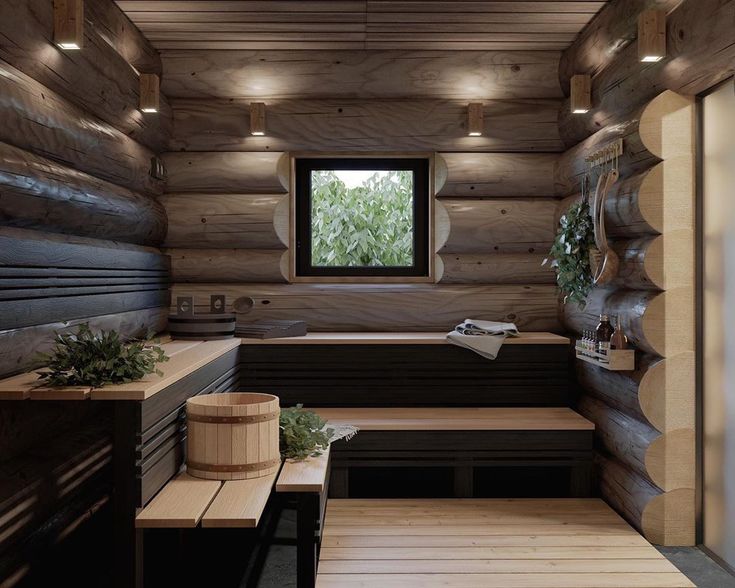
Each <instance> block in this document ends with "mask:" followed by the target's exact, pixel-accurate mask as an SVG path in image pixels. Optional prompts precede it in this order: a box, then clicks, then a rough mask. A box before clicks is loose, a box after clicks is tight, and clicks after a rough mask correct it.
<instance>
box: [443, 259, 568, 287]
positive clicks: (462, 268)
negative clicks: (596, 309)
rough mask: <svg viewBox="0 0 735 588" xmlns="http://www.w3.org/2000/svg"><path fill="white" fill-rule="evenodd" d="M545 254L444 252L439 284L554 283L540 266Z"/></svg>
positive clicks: (551, 276) (549, 273)
mask: <svg viewBox="0 0 735 588" xmlns="http://www.w3.org/2000/svg"><path fill="white" fill-rule="evenodd" d="M545 257H546V253H444V254H442V255H441V256H440V260H441V271H439V270H437V272H436V273H437V277H438V280H437V281H439V282H441V283H442V284H554V283H556V276H555V274H554V272H553V270H552V269H551V268H550V267H549V266H548V264H547V265H545V266H544V265H542V262H543V260H544V258H545Z"/></svg>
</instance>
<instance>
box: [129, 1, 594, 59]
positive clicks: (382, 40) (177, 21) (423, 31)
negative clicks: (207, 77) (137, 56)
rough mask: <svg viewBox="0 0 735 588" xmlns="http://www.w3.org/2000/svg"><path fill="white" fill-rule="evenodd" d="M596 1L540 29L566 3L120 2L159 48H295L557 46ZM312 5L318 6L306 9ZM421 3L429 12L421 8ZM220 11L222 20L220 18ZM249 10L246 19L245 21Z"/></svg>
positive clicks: (562, 44)
mask: <svg viewBox="0 0 735 588" xmlns="http://www.w3.org/2000/svg"><path fill="white" fill-rule="evenodd" d="M600 5H601V4H600V3H589V2H587V3H585V2H577V3H576V4H575V8H574V10H573V11H569V12H571V14H569V13H568V14H567V15H564V14H562V15H561V16H566V18H561V19H560V18H556V19H550V20H553V22H551V23H549V24H547V25H545V26H540V24H539V22H540V18H541V17H543V16H544V15H548V14H549V13H550V12H551V9H552V8H555V9H557V10H559V11H561V12H567V11H566V10H565V9H568V3H563V2H556V3H551V4H550V3H548V2H542V3H530V4H529V3H524V2H520V3H518V2H515V3H513V2H511V3H500V4H499V3H493V2H489V3H488V2H485V3H470V2H467V3H461V4H459V5H457V6H456V11H451V12H450V11H448V10H447V7H446V6H439V7H437V6H436V5H431V4H430V3H429V4H427V3H402V4H401V3H396V4H394V3H387V2H353V3H348V2H340V3H334V2H332V3H327V4H324V5H322V4H320V3H319V2H309V3H306V2H301V3H295V2H291V3H289V2H270V3H248V2H245V3H243V2H240V3H221V2H220V3H213V4H211V5H207V4H192V3H188V4H176V3H152V4H150V3H149V4H145V3H140V2H123V3H122V4H121V6H122V7H123V8H124V9H125V10H127V11H128V13H129V15H130V17H131V18H132V19H133V21H134V22H136V23H137V24H138V25H139V26H140V27H141V29H142V30H143V31H144V32H145V34H146V36H147V37H148V38H149V39H151V40H152V41H153V42H154V43H155V44H156V46H157V47H158V48H161V49H165V48H168V49H170V48H184V47H198V48H200V49H204V48H210V49H217V48H219V49H234V48H238V47H239V48H248V47H251V46H252V47H255V48H258V47H260V48H262V47H268V48H270V49H288V48H298V49H301V50H304V49H317V48H324V49H327V48H334V49H339V48H353V49H364V48H376V47H385V48H387V47H393V48H404V47H408V48H410V47H416V48H423V49H442V48H448V47H451V48H453V49H458V50H463V49H466V50H472V49H482V48H485V49H493V48H502V47H507V48H515V49H519V50H524V49H526V50H527V49H562V48H565V47H566V46H567V45H568V44H569V43H570V42H571V40H572V39H573V37H574V35H576V33H578V32H579V31H580V30H581V29H582V27H583V26H584V23H586V22H587V21H588V20H589V19H590V18H591V17H592V16H593V15H594V13H595V11H596V10H597V8H598V7H599V6H600ZM254 6H257V7H258V8H259V9H258V10H257V12H254V11H253V7H254ZM286 6H289V7H290V8H291V11H290V12H288V13H284V7H286ZM315 7H318V10H314V8H315ZM426 7H430V10H428V11H427V10H425V9H426ZM465 7H466V8H465ZM202 8H203V10H202ZM355 8H357V9H358V10H354V9H355ZM432 8H433V9H432ZM437 8H438V10H437ZM224 15H226V16H229V19H226V20H225V19H223V16H224ZM252 15H255V16H254V18H250V17H251V16H252ZM446 16H451V17H453V19H452V20H453V22H452V23H451V24H450V25H449V26H438V25H440V24H444V23H445V17H446ZM555 16H559V15H555ZM427 17H428V18H427ZM387 19H390V20H387ZM415 21H418V22H415ZM451 25H454V26H451Z"/></svg>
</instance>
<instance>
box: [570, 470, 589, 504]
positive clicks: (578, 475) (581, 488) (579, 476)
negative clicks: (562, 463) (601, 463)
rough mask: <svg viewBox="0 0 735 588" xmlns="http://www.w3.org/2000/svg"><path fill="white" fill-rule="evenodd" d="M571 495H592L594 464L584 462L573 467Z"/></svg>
mask: <svg viewBox="0 0 735 588" xmlns="http://www.w3.org/2000/svg"><path fill="white" fill-rule="evenodd" d="M569 495H570V496H571V497H572V498H589V497H590V496H592V465H591V464H589V463H582V464H579V465H574V466H572V467H571V472H570V476H569Z"/></svg>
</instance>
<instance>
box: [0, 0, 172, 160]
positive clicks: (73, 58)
mask: <svg viewBox="0 0 735 588" xmlns="http://www.w3.org/2000/svg"><path fill="white" fill-rule="evenodd" d="M87 4H88V3H87ZM0 23H2V24H1V25H0V33H1V34H2V36H3V39H4V41H3V43H2V45H0V59H3V60H5V61H6V62H8V63H9V64H10V65H12V66H13V67H15V68H17V69H19V70H20V71H22V72H23V73H25V74H26V75H28V76H30V77H32V78H33V79H35V80H36V81H38V82H39V83H41V84H43V85H44V86H46V87H47V88H49V89H51V90H53V91H54V92H57V93H58V94H60V95H61V96H63V97H64V98H66V99H68V100H70V101H71V102H73V103H75V104H76V105H77V106H78V107H80V108H82V109H83V110H85V111H86V112H89V113H90V114H93V115H94V116H97V117H99V118H100V119H102V120H103V121H105V122H107V123H109V124H111V125H113V126H115V127H116V128H117V129H118V130H120V131H122V132H123V133H124V134H126V135H128V136H130V137H131V138H133V139H135V140H136V141H138V142H140V143H142V144H143V145H146V146H147V147H149V148H150V149H152V150H153V151H160V150H162V149H164V148H165V145H166V141H167V140H168V137H169V135H170V133H171V120H172V115H171V108H170V106H169V105H168V102H167V101H166V99H165V97H163V96H162V97H161V105H160V108H159V112H158V113H157V114H156V115H155V116H150V115H144V114H143V113H142V112H140V111H139V110H138V106H139V102H140V100H139V94H140V88H139V81H138V74H137V73H136V72H135V71H134V70H133V68H132V67H130V64H128V63H127V62H126V61H125V59H123V57H122V56H121V55H120V54H119V53H118V52H117V51H116V50H115V49H114V48H113V47H111V46H110V45H108V43H107V42H106V41H105V40H104V39H103V38H102V37H100V35H99V34H97V32H96V31H95V29H94V27H92V26H87V27H85V33H84V50H83V51H76V52H65V51H63V50H61V49H59V48H58V47H57V46H56V45H55V44H54V42H53V2H48V1H47V0H5V1H4V2H2V3H0Z"/></svg>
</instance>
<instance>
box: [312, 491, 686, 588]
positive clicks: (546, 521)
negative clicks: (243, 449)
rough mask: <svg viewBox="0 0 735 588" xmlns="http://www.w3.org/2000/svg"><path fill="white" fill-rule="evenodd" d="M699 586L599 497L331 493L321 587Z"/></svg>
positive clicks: (522, 587)
mask: <svg viewBox="0 0 735 588" xmlns="http://www.w3.org/2000/svg"><path fill="white" fill-rule="evenodd" d="M358 586H359V587H365V588H373V587H374V588H413V587H416V588H435V587H436V588H439V587H441V588H496V587H508V588H612V587H615V588H636V587H639V588H642V587H646V588H669V587H680V586H694V584H692V583H691V582H690V581H689V580H688V579H687V578H686V577H685V576H684V575H683V574H681V573H680V572H679V571H678V570H677V569H676V567H674V566H673V565H672V564H671V563H670V562H669V561H668V560H667V559H665V558H664V557H663V556H662V555H661V554H660V553H659V552H658V551H657V550H656V549H655V548H654V547H652V546H651V545H650V544H649V543H648V542H647V541H646V540H645V539H643V537H641V536H640V535H639V534H638V533H637V532H636V531H635V530H634V529H633V528H631V527H630V526H629V525H628V524H627V523H626V522H625V521H624V520H623V519H622V518H620V516H618V515H617V514H616V513H615V512H614V511H613V510H612V509H610V507H608V506H607V505H606V504H605V503H604V502H603V501H601V500H598V499H548V500H547V499H542V500H536V499H516V500H481V499H467V500H465V499H462V500H456V499H446V500H424V499H419V500H414V499H404V500H355V499H352V500H329V503H328V509H327V515H326V522H325V525H324V536H323V542H322V551H321V557H320V563H319V577H318V580H317V588H353V587H358Z"/></svg>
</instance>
